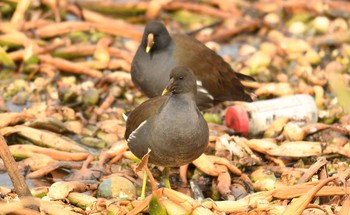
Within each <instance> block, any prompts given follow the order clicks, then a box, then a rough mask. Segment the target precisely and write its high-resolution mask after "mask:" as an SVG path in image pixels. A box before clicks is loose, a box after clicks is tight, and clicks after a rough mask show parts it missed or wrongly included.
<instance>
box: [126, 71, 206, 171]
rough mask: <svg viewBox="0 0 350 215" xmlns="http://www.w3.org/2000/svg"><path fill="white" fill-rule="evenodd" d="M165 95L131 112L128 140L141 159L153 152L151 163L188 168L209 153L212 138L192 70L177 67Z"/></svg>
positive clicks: (171, 75) (130, 146) (172, 73)
mask: <svg viewBox="0 0 350 215" xmlns="http://www.w3.org/2000/svg"><path fill="white" fill-rule="evenodd" d="M168 80H169V78H168ZM164 92H165V93H164V94H165V95H163V96H158V97H154V98H151V99H149V100H147V101H146V102H144V103H142V104H141V105H140V106H138V107H137V108H136V109H134V110H133V111H132V112H130V113H129V115H128V118H127V121H126V132H125V139H126V140H127V142H128V146H129V148H130V150H131V152H132V153H134V154H135V155H136V156H137V157H138V158H142V157H143V156H144V155H145V154H146V153H147V152H148V149H150V150H151V153H150V157H149V162H150V163H153V164H156V165H161V166H166V167H172V166H181V165H185V164H188V163H190V162H192V161H193V160H195V159H196V158H198V157H199V156H200V155H201V154H202V153H203V152H204V151H205V149H206V148H207V145H208V138H209V131H208V125H207V123H206V121H205V120H204V118H203V116H202V114H201V113H200V111H199V109H198V108H197V105H196V102H195V98H196V92H197V87H196V78H195V76H194V74H193V72H192V71H191V69H189V68H187V67H184V66H178V67H175V68H174V69H173V70H172V71H171V73H170V80H169V81H168V83H167V85H166V87H165V90H164Z"/></svg>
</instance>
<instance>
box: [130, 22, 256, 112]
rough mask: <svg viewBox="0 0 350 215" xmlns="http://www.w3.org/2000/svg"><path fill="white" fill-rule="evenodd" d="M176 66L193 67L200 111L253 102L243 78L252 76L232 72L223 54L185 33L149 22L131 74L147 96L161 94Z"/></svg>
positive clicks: (133, 62) (161, 24)
mask: <svg viewBox="0 0 350 215" xmlns="http://www.w3.org/2000/svg"><path fill="white" fill-rule="evenodd" d="M176 66H187V67H189V68H190V69H192V71H193V73H194V75H195V77H196V83H197V91H198V93H197V96H196V103H197V106H198V108H199V109H200V110H205V109H208V108H210V107H212V106H214V105H217V104H218V103H220V102H223V101H248V102H249V101H252V99H251V97H250V95H249V93H248V92H247V89H246V88H245V87H244V86H243V85H242V83H241V82H240V81H241V80H254V79H253V78H252V77H250V76H247V75H244V74H241V73H237V72H235V71H233V69H232V68H231V67H230V65H229V64H228V63H226V62H225V61H224V60H223V58H222V57H221V56H219V55H218V54H216V53H215V52H214V51H212V50H211V49H209V48H208V47H206V46H205V45H204V44H202V43H201V42H199V41H197V40H196V39H194V38H192V37H190V36H188V35H185V34H169V32H168V31H167V29H166V27H165V26H164V24H163V23H161V22H158V21H151V22H149V23H148V24H147V25H146V27H145V30H144V33H143V37H142V41H141V44H140V46H139V47H138V49H137V51H136V54H135V56H134V58H133V61H132V64H131V77H132V81H133V82H134V84H135V85H136V86H137V88H138V89H139V90H140V91H141V92H143V93H144V94H145V95H146V96H148V97H155V96H159V95H161V93H162V90H163V89H164V87H165V86H166V84H167V81H168V77H169V74H170V72H171V70H172V69H173V68H174V67H176Z"/></svg>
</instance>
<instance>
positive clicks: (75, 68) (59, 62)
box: [39, 55, 102, 78]
mask: <svg viewBox="0 0 350 215" xmlns="http://www.w3.org/2000/svg"><path fill="white" fill-rule="evenodd" d="M39 60H40V61H41V62H42V63H47V64H52V65H53V66H55V67H57V68H58V69H60V70H63V71H66V72H70V73H74V74H79V75H88V76H91V77H93V78H100V77H102V73H101V72H100V71H98V70H94V69H90V68H87V67H85V66H81V65H79V64H76V63H72V62H70V61H67V60H64V59H62V58H57V57H55V58H54V57H51V56H50V55H39Z"/></svg>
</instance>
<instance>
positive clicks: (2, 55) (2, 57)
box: [0, 47, 15, 67]
mask: <svg viewBox="0 0 350 215" xmlns="http://www.w3.org/2000/svg"><path fill="white" fill-rule="evenodd" d="M0 62H1V63H2V64H3V65H4V66H7V67H15V62H13V60H11V58H9V56H8V55H7V53H6V51H5V49H4V48H3V47H0Z"/></svg>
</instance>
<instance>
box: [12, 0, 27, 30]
mask: <svg viewBox="0 0 350 215" xmlns="http://www.w3.org/2000/svg"><path fill="white" fill-rule="evenodd" d="M30 3H31V0H20V1H18V4H17V7H16V11H15V13H14V14H13V16H12V18H11V24H12V25H13V26H16V29H19V27H20V25H21V23H22V22H23V21H24V14H25V12H26V11H27V9H28V7H29V5H30Z"/></svg>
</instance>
